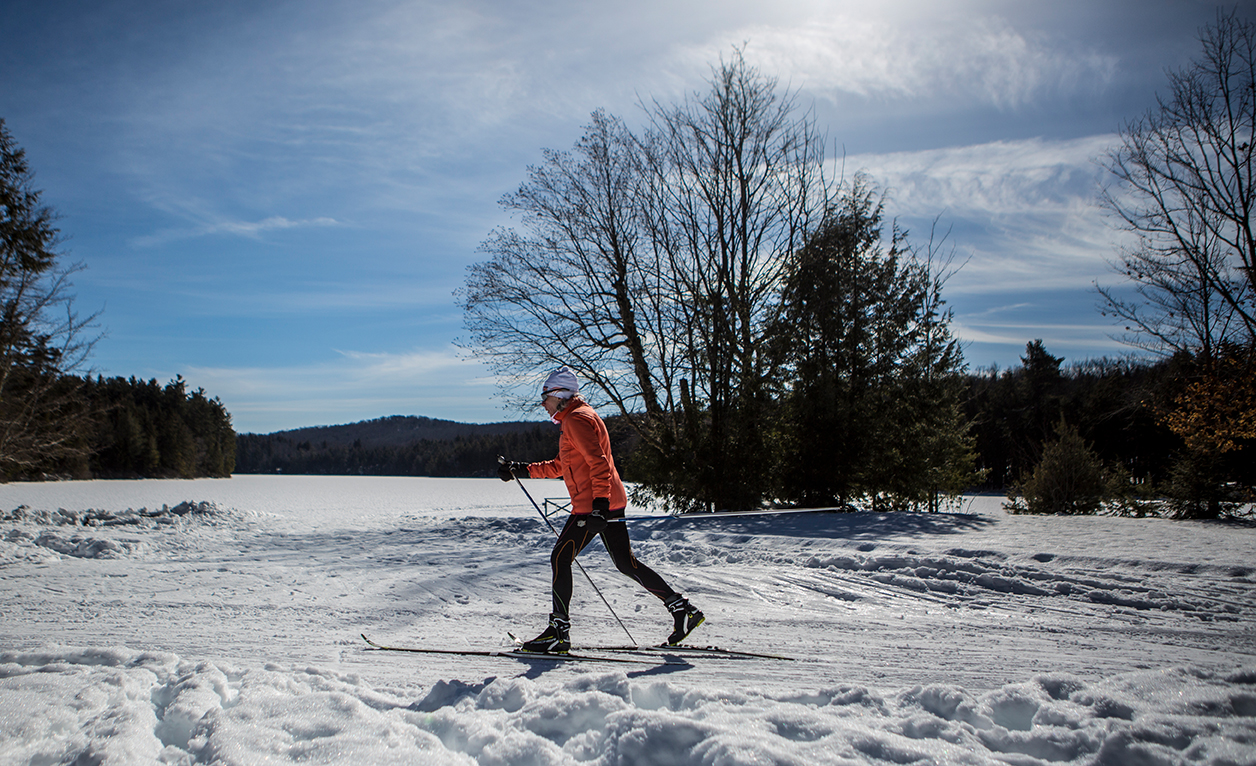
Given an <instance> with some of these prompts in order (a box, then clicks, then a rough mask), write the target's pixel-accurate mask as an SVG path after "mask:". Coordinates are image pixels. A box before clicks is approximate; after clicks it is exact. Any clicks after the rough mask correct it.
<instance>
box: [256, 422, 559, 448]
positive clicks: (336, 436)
mask: <svg viewBox="0 0 1256 766" xmlns="http://www.w3.org/2000/svg"><path fill="white" fill-rule="evenodd" d="M549 425H550V424H548V423H542V422H540V421H531V422H525V421H513V422H502V423H458V422H456V421H453V420H437V419H435V418H425V417H418V416H415V415H392V416H390V417H386V418H376V419H375V420H362V421H359V422H357V423H347V424H345V425H339V426H310V427H308V428H294V429H292V430H289V431H275V432H273V433H270V434H265V435H266V436H271V437H283V438H286V439H291V440H293V441H295V442H310V443H311V444H319V445H325V446H327V447H340V446H345V445H349V444H353V443H354V442H361V444H362V446H363V447H401V446H405V445H407V444H414V443H415V442H417V441H422V440H424V439H428V440H430V441H449V440H451V439H456V438H457V437H459V436H463V437H468V436H485V435H492V434H511V433H522V432H524V431H531V430H532V429H534V428H537V427H538V426H549ZM551 428H552V426H551ZM555 432H556V429H555ZM247 435H248V436H254V434H247Z"/></svg>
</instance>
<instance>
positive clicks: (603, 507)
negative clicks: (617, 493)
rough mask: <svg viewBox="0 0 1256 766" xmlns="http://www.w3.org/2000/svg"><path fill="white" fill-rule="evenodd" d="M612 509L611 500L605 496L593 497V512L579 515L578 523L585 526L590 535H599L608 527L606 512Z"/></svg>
mask: <svg viewBox="0 0 1256 766" xmlns="http://www.w3.org/2000/svg"><path fill="white" fill-rule="evenodd" d="M610 510H611V501H610V500H608V499H607V498H605V497H595V498H593V513H590V514H587V515H584V516H577V517H576V523H577V524H579V525H580V526H582V527H584V528H585V530H586V531H587V532H588V533H589V534H590V535H599V534H601V533H602V530H603V529H606V514H607V513H609V512H610Z"/></svg>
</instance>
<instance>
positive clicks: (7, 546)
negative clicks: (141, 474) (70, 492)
mask: <svg viewBox="0 0 1256 766" xmlns="http://www.w3.org/2000/svg"><path fill="white" fill-rule="evenodd" d="M240 516H241V514H239V513H238V512H236V511H233V510H230V509H225V508H221V507H219V506H218V505H216V504H214V503H212V502H204V501H202V502H191V501H184V502H181V503H178V504H176V505H174V506H170V505H162V506H161V508H159V509H155V510H149V509H148V508H140V509H139V510H135V509H133V508H128V509H126V510H124V511H107V510H97V509H92V508H89V509H87V510H82V511H68V510H66V509H64V508H58V509H57V510H55V511H49V510H34V509H32V508H31V507H30V506H27V505H20V506H18V507H17V508H14V509H13V510H12V511H0V523H3V524H5V525H6V526H7V527H8V529H7V531H4V532H3V536H2V537H0V564H4V563H9V562H17V561H25V562H32V561H33V562H49V561H55V560H57V559H58V558H59V557H60V556H70V557H73V558H80V559H124V558H134V557H137V556H141V555H144V554H147V553H149V552H151V548H152V543H151V541H149V540H145V539H143V538H139V537H133V536H122V535H123V534H130V535H134V534H144V533H146V532H152V531H170V530H176V531H177V530H179V529H182V528H185V527H187V526H188V525H214V524H222V523H224V522H225V523H228V524H235V523H236V522H238V520H239V518H238V517H240ZM67 527H68V528H71V529H73V530H74V531H72V532H66V531H64V529H65V528H67ZM79 530H90V533H88V532H85V531H79Z"/></svg>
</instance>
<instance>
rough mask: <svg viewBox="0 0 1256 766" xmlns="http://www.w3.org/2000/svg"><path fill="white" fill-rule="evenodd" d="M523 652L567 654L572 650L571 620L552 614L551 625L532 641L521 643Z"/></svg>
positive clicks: (520, 647)
mask: <svg viewBox="0 0 1256 766" xmlns="http://www.w3.org/2000/svg"><path fill="white" fill-rule="evenodd" d="M519 651H521V652H535V653H538V654H566V653H567V652H569V651H571V620H568V619H567V618H566V617H560V616H558V615H556V614H551V615H550V618H549V627H547V628H546V629H545V630H544V632H542V633H541V635H539V636H537V637H536V638H534V639H532V640H531V641H524V642H523V643H522V644H520V645H519Z"/></svg>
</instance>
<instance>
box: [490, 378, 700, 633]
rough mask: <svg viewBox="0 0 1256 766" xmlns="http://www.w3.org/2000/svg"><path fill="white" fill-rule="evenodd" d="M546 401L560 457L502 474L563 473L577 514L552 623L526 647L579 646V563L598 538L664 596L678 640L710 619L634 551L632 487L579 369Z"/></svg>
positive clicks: (547, 388) (559, 569)
mask: <svg viewBox="0 0 1256 766" xmlns="http://www.w3.org/2000/svg"><path fill="white" fill-rule="evenodd" d="M541 404H542V405H543V406H544V407H545V411H546V412H548V413H549V414H550V418H551V419H552V420H553V421H554V422H555V423H557V424H558V425H559V426H561V427H562V434H561V435H560V436H559V439H558V457H556V458H554V459H553V460H546V461H544V462H540V463H512V462H509V461H507V462H504V463H502V464H501V466H500V467H499V469H498V475H499V476H501V479H502V481H510V480H511V479H514V478H518V477H527V478H530V479H557V478H559V477H560V476H561V477H562V479H563V481H565V482H566V484H567V492H568V493H569V494H570V495H571V515H570V516H569V517H568V518H567V523H566V525H565V526H563V531H562V532H561V533H560V534H559V535H558V542H556V543H555V544H554V550H553V552H552V553H550V568H551V570H552V571H553V610H552V612H551V613H550V618H549V627H547V628H546V629H545V631H544V632H543V633H541V635H539V636H537V637H536V638H534V639H532V640H531V641H528V642H525V643H524V644H523V645H522V647H521V649H522V650H523V651H526V652H550V653H560V652H566V651H568V650H570V649H571V633H570V629H571V618H570V615H569V612H568V607H569V605H570V603H571V564H572V562H574V561H575V560H576V556H578V555H580V551H582V550H584V548H585V546H587V545H588V544H589V543H590V542H592V541H593V538H594V537H597V536H598V535H601V536H602V544H603V545H605V546H606V552H607V553H609V554H610V555H611V560H612V561H614V562H615V566H616V567H617V568H618V569H619V571H620V572H623V573H624V574H625V575H627V576H628V577H631V578H632V579H634V580H636V581H637V582H638V583H640V584H641V587H643V588H645V589H646V590H648V591H649V592H650V593H653V594H654V595H655V596H657V597H658V598H659V599H660V600H661V601H662V602H663V604H664V605H665V606H666V607H667V609H668V611H669V612H671V613H672V617H673V618H674V623H675V625H674V629H673V631H672V634H671V635H670V636H668V638H667V643H668V644H678V643H680V642H681V641H683V640H684V639H685V637H686V636H688V635H689V634H690V633H692V632H693V630H694V628H696V627H698V626H699V625H701V624H702V623H703V621H704V620H705V617H703V615H702V612H700V611H698V609H697V608H696V607H694V606H693V605H692V604H690V603H689V601H688V600H687V599H686V598H685V597H684V596H682V595H680V594H679V593H677V592H676V591H674V590H672V589H671V586H669V585H668V584H667V583H666V582H665V581H664V580H663V578H662V577H660V576H659V575H658V573H656V572H655V571H654V570H653V569H650V568H649V567H648V566H646V565H645V564H642V563H641V562H640V561H638V560H637V558H636V557H635V556H633V555H632V547H631V545H630V543H629V541H628V527H627V525H626V524H625V523H624V509H625V508H626V507H627V505H628V494H627V492H625V491H624V483H623V482H622V481H620V479H619V472H618V471H616V470H615V460H614V459H613V458H612V457H611V440H610V436H609V435H608V434H607V432H606V424H605V423H603V422H602V419H601V418H600V417H598V414H597V413H596V412H594V411H593V407H591V406H590V405H589V403H588V402H586V401H585V400H584V399H583V398H582V397H581V396H580V391H579V383H578V381H577V380H576V374H575V373H574V372H572V371H571V370H570V369H568V368H567V367H562V368H559V369H557V370H554V371H553V372H552V373H550V375H549V377H548V378H547V379H546V380H545V385H544V386H543V387H542V388H541Z"/></svg>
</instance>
